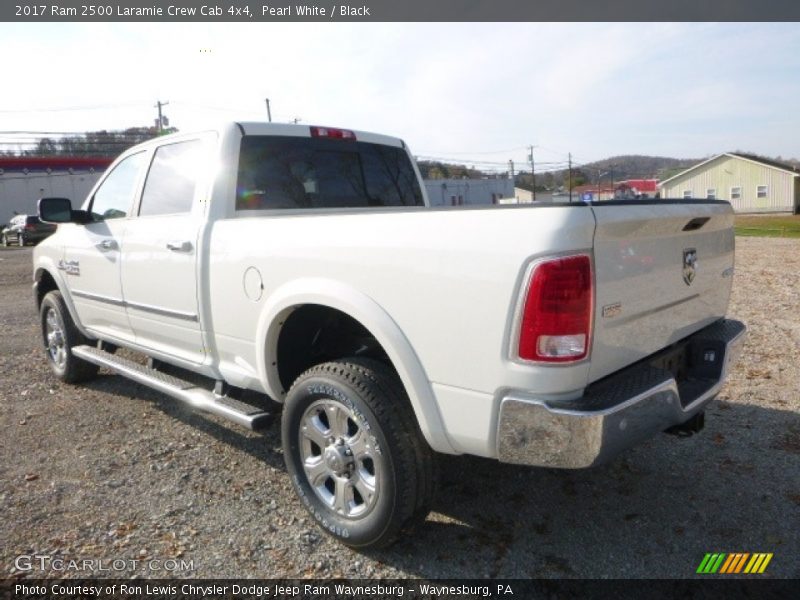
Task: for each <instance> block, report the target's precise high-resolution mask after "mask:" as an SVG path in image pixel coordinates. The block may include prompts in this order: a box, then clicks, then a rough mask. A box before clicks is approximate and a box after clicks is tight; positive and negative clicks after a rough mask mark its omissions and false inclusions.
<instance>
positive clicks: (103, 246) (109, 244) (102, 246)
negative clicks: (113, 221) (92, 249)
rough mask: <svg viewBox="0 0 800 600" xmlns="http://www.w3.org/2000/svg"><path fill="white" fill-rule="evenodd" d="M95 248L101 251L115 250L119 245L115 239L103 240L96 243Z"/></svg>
mask: <svg viewBox="0 0 800 600" xmlns="http://www.w3.org/2000/svg"><path fill="white" fill-rule="evenodd" d="M97 248H98V249H99V250H101V251H103V252H108V251H109V250H116V249H117V248H119V246H118V245H117V242H116V240H103V241H102V242H100V243H99V244H97Z"/></svg>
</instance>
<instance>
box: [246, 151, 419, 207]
mask: <svg viewBox="0 0 800 600" xmlns="http://www.w3.org/2000/svg"><path fill="white" fill-rule="evenodd" d="M422 204H423V201H422V192H421V190H420V187H419V182H418V181H417V176H416V173H415V171H414V168H413V166H412V164H411V161H410V160H409V157H408V154H407V153H406V151H405V150H404V149H402V148H396V147H393V146H384V145H381V144H371V143H367V142H357V141H350V140H331V139H319V138H298V137H281V136H246V137H244V138H243V139H242V145H241V151H240V158H239V173H238V180H237V189H236V209H237V210H260V209H282V208H287V209H303V208H306V209H314V208H317V209H318V208H362V207H370V206H376V207H377V206H422Z"/></svg>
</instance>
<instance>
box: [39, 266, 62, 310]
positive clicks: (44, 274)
mask: <svg viewBox="0 0 800 600" xmlns="http://www.w3.org/2000/svg"><path fill="white" fill-rule="evenodd" d="M36 281H37V283H38V285H37V286H36V308H37V309H38V308H39V307H40V306H41V305H42V299H43V298H44V297H45V295H46V294H47V293H48V292H52V291H53V290H57V289H58V284H56V280H55V279H53V276H52V275H50V272H49V271H45V270H41V271H39V272H38V273H37V276H36Z"/></svg>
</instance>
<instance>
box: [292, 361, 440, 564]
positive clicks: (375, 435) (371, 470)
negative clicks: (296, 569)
mask: <svg viewBox="0 0 800 600" xmlns="http://www.w3.org/2000/svg"><path fill="white" fill-rule="evenodd" d="M282 435H283V449H284V459H285V460H286V466H287V470H288V471H289V475H290V477H291V479H292V484H293V485H294V488H295V491H296V493H297V495H298V496H299V497H300V499H301V501H302V502H303V505H304V506H305V508H306V509H307V510H308V512H309V513H310V514H311V515H312V516H313V517H314V518H315V519H316V520H317V523H318V524H319V526H320V527H321V528H322V529H323V530H324V531H325V532H326V533H328V534H329V535H331V536H333V537H334V538H336V539H337V540H339V541H341V542H342V543H344V544H346V545H348V546H352V547H357V548H367V547H380V546H386V545H388V544H390V543H391V542H393V541H394V540H395V539H396V538H397V536H398V535H399V534H400V533H401V532H402V531H403V530H405V529H408V528H410V527H411V526H413V525H414V524H415V523H416V522H417V521H421V520H424V518H425V516H426V515H427V514H428V512H429V511H430V503H431V500H432V495H433V490H434V483H435V481H434V480H435V477H434V468H433V461H434V457H433V452H432V451H431V449H430V448H429V447H428V445H427V443H426V442H425V440H424V439H423V438H422V434H421V432H420V431H419V428H418V426H417V423H416V419H415V418H414V414H413V412H412V410H411V406H410V404H409V402H408V398H407V396H406V395H405V390H404V389H403V386H402V384H401V383H400V381H399V379H398V378H397V375H396V374H395V373H394V372H393V371H392V370H391V369H389V368H388V367H387V366H386V365H384V364H383V363H380V362H377V361H372V360H365V359H349V360H343V361H336V362H329V363H324V364H321V365H318V366H316V367H313V368H311V369H309V370H308V371H306V372H305V373H303V374H302V375H301V376H300V377H299V378H298V379H297V381H296V382H295V384H294V385H293V386H292V389H291V390H290V391H289V394H288V396H287V398H286V403H285V405H284V410H283V421H282Z"/></svg>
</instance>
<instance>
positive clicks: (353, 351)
mask: <svg viewBox="0 0 800 600" xmlns="http://www.w3.org/2000/svg"><path fill="white" fill-rule="evenodd" d="M348 356H362V357H369V358H374V359H376V360H380V361H382V362H385V363H386V364H387V365H389V366H390V367H391V368H392V369H394V367H393V365H392V363H391V361H390V360H389V357H388V356H387V354H386V351H385V350H384V349H383V347H382V346H381V345H380V343H379V342H378V340H377V339H375V336H374V335H372V334H371V333H370V332H369V330H367V328H366V327H364V326H363V325H362V324H361V323H359V322H358V321H356V320H355V319H354V318H353V317H351V316H349V315H347V314H345V313H343V312H341V311H339V310H336V309H335V308H330V307H328V306H321V305H317V304H306V305H303V306H300V307H297V308H295V309H294V310H293V311H292V312H291V314H289V316H288V317H286V320H285V321H284V323H283V326H282V328H281V332H280V335H279V336H278V347H277V354H276V359H275V360H276V362H277V368H278V377H279V378H280V381H281V385H282V387H283V390H284V391H288V390H289V388H290V387H291V386H292V383H294V380H295V379H297V377H298V376H299V375H300V374H301V373H303V372H305V371H307V370H308V369H310V368H311V367H313V366H314V365H318V364H320V363H324V362H328V361H330V360H336V359H339V358H346V357H348Z"/></svg>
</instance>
